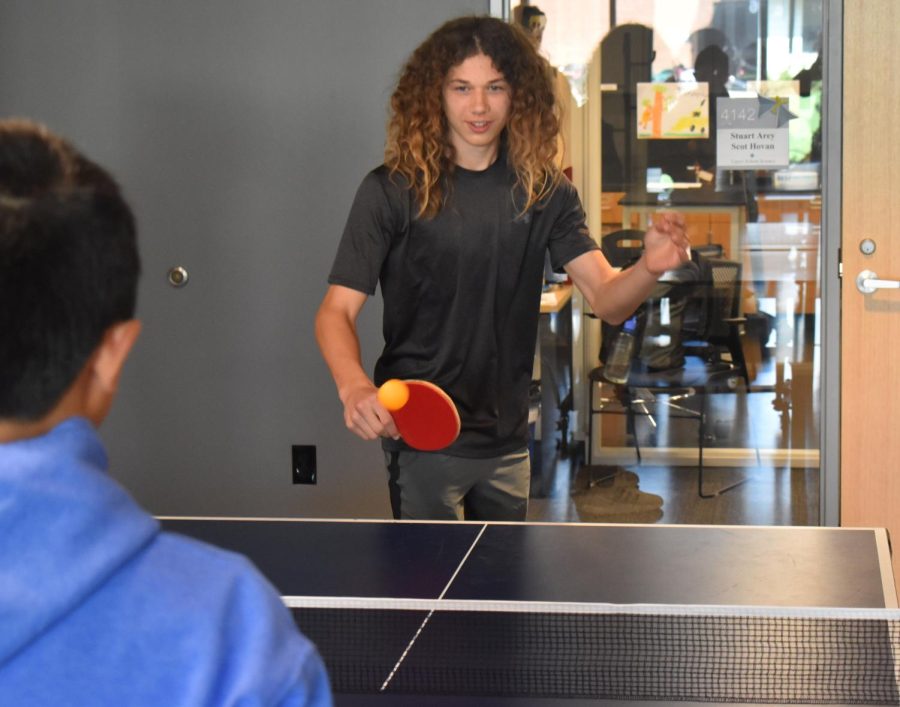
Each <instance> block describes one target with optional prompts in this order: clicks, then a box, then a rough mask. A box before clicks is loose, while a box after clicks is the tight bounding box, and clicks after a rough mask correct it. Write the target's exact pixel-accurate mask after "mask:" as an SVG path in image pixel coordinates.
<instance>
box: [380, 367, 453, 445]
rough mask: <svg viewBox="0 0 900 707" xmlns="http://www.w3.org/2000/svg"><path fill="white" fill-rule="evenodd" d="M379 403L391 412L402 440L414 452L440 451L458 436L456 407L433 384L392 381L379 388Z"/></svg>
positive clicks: (418, 381) (448, 397)
mask: <svg viewBox="0 0 900 707" xmlns="http://www.w3.org/2000/svg"><path fill="white" fill-rule="evenodd" d="M378 402H380V403H381V404H382V405H383V406H384V407H385V408H386V409H387V410H388V411H389V412H390V413H391V416H392V417H393V418H394V424H395V425H396V426H397V430H399V432H400V436H401V437H403V441H404V442H406V444H408V445H409V446H410V447H412V448H413V449H418V450H421V451H425V452H434V451H438V450H440V449H444V448H445V447H447V446H449V445H450V444H452V443H453V441H454V440H456V438H457V437H458V436H459V429H460V421H459V412H457V410H456V405H454V404H453V401H452V400H451V399H450V396H449V395H447V394H446V393H445V392H444V391H443V390H441V389H440V388H439V387H438V386H436V385H434V384H433V383H429V382H428V381H421V380H407V381H401V380H398V379H396V378H392V379H391V380H389V381H386V382H385V383H384V384H383V385H382V386H381V387H380V388H379V389H378Z"/></svg>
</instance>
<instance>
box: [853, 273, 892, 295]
mask: <svg viewBox="0 0 900 707" xmlns="http://www.w3.org/2000/svg"><path fill="white" fill-rule="evenodd" d="M856 289H857V290H859V291H860V292H862V293H863V294H864V295H870V294H872V293H873V292H875V290H897V289H900V280H879V279H878V275H876V274H875V273H873V272H872V271H871V270H863V271H862V272H861V273H860V274H859V275H857V276H856Z"/></svg>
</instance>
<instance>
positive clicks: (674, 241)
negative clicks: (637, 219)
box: [644, 211, 691, 275]
mask: <svg viewBox="0 0 900 707" xmlns="http://www.w3.org/2000/svg"><path fill="white" fill-rule="evenodd" d="M690 257H691V242H690V240H689V239H688V235H687V228H686V227H685V224H684V216H682V215H681V214H680V213H677V212H674V211H662V212H659V213H657V214H655V215H654V217H653V221H652V223H651V224H650V227H649V228H648V229H647V232H646V233H645V234H644V263H645V265H646V266H647V269H648V270H649V271H650V272H651V273H653V274H654V275H662V274H663V273H664V272H666V270H673V269H675V268H677V267H678V266H680V265H681V264H682V263H683V262H685V261H687V260H689V259H690Z"/></svg>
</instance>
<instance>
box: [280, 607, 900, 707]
mask: <svg viewBox="0 0 900 707" xmlns="http://www.w3.org/2000/svg"><path fill="white" fill-rule="evenodd" d="M286 603H287V604H288V606H289V607H290V608H291V611H292V612H293V613H294V615H295V618H296V619H297V623H298V625H299V626H300V628H301V630H303V632H304V633H306V635H307V636H309V637H310V638H311V639H312V640H313V641H314V642H315V643H316V645H317V646H318V648H319V650H320V652H321V654H322V656H323V659H324V661H325V663H326V665H327V667H328V670H329V673H330V676H331V680H332V684H333V687H334V689H335V691H336V692H339V693H378V692H381V693H405V694H428V695H481V696H491V697H534V698H537V697H570V698H596V699H614V700H660V701H675V700H678V701H688V700H690V701H719V702H749V703H806V704H829V703H832V704H833V703H842V704H879V705H886V704H900V693H898V679H900V662H898V657H900V651H898V648H900V611H895V610H888V609H858V610H843V609H783V608H769V607H763V608H749V609H748V608H744V607H692V606H649V605H606V604H600V605H598V604H555V603H523V602H482V601H479V602H471V601H447V600H440V601H424V600H422V601H420V600H366V599H357V600H353V599H349V600H348V599H333V600H332V599H327V598H318V597H288V598H286Z"/></svg>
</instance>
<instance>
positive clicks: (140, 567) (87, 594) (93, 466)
mask: <svg viewBox="0 0 900 707" xmlns="http://www.w3.org/2000/svg"><path fill="white" fill-rule="evenodd" d="M106 467H107V459H106V453H105V451H104V449H103V446H102V443H101V442H100V439H99V438H98V436H97V434H96V432H95V431H94V429H93V427H92V425H91V424H90V423H89V422H88V421H87V420H84V419H82V418H72V419H69V420H66V421H65V422H63V423H61V424H60V425H58V426H57V427H56V428H54V429H53V430H51V431H50V432H49V433H48V434H46V435H43V436H41V437H36V438H32V439H27V440H23V441H18V442H13V443H10V444H0V705H22V706H28V707H32V706H35V707H36V706H39V705H48V706H49V705H53V706H54V707H62V706H64V705H79V706H82V705H115V706H116V707H121V706H124V705H128V706H129V707H141V706H143V705H153V706H154V707H160V706H164V707H175V706H176V705H186V706H187V705H190V707H198V706H201V705H241V706H245V707H250V706H256V705H260V706H262V705H291V706H294V705H298V706H299V705H315V706H316V707H318V706H319V705H330V704H331V696H330V690H329V686H328V678H327V676H326V674H325V670H324V667H323V665H322V661H321V659H320V658H319V655H318V653H317V652H316V649H315V647H314V646H313V645H312V644H311V643H310V642H309V641H308V640H307V639H306V638H304V637H303V636H302V635H301V634H300V633H299V632H298V630H297V628H296V625H295V624H294V622H293V620H292V618H291V616H290V613H289V612H288V610H287V609H286V608H285V606H284V605H283V603H282V602H281V600H280V598H279V597H278V594H277V593H276V592H275V591H274V589H273V588H272V587H271V586H270V585H269V584H268V583H267V582H266V580H265V579H263V577H262V576H261V575H260V574H259V572H258V571H257V570H256V569H255V568H254V567H253V566H252V565H251V563H250V562H249V561H248V560H246V559H245V558H243V557H241V556H240V555H235V554H233V553H230V552H225V551H224V550H220V549H218V548H213V547H211V546H209V545H205V544H203V543H200V542H197V541H194V540H191V539H188V538H185V537H181V536H179V535H175V534H173V533H167V532H161V531H160V528H159V524H158V523H157V521H156V520H155V519H154V518H153V517H152V516H150V515H149V514H147V513H146V512H145V511H143V510H142V509H141V508H140V507H139V506H138V505H137V504H136V503H135V501H134V500H133V499H132V498H131V497H130V496H129V495H128V494H127V493H126V492H125V491H124V490H123V489H122V488H121V487H120V486H119V485H118V484H117V483H116V482H115V481H113V480H112V479H111V478H110V477H109V476H108V475H107V473H106Z"/></svg>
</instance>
